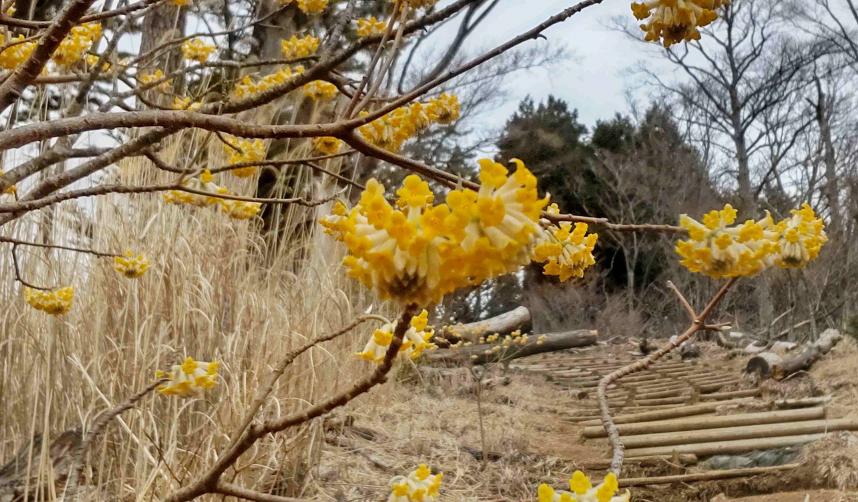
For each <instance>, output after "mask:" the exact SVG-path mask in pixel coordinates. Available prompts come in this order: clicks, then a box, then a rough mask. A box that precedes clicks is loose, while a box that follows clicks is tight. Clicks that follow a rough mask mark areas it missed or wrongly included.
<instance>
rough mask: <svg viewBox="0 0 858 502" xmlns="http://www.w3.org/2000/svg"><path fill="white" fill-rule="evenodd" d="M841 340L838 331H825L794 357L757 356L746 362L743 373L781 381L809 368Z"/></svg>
mask: <svg viewBox="0 0 858 502" xmlns="http://www.w3.org/2000/svg"><path fill="white" fill-rule="evenodd" d="M842 338H843V336H842V335H841V334H840V331H838V330H836V329H827V330H825V331H823V332H822V335H820V337H819V339H818V340H817V341H816V342H814V343H811V344H808V345H807V346H805V348H804V349H802V350H801V351H800V352H799V353H798V354H796V355H794V356H790V357H783V356H781V355H780V354H778V353H776V352H773V351H767V352H762V353H760V354H757V355H756V356H754V357H752V358H751V359H750V360H749V361H748V364H747V366H746V367H745V371H746V372H747V373H751V374H756V375H757V376H758V377H759V378H762V379H766V378H774V379H776V380H782V379H784V378H786V377H787V376H789V375H792V374H793V373H795V372H797V371H801V370H806V369H808V368H810V367H811V366H812V365H813V363H815V362H816V361H817V360H819V359H820V358H821V357H822V356H824V355H825V354H827V353H828V352H829V351H830V350H831V349H832V348H833V347H834V346H835V345H837V343H838V342H839V341H840V340H841V339H842Z"/></svg>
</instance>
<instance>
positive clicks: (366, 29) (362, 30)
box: [355, 16, 387, 38]
mask: <svg viewBox="0 0 858 502" xmlns="http://www.w3.org/2000/svg"><path fill="white" fill-rule="evenodd" d="M355 23H356V24H357V29H356V30H355V31H356V32H357V36H358V37H360V38H366V37H371V36H374V35H383V34H384V31H385V30H386V29H387V22H386V21H384V20H380V19H376V17H375V16H369V17H362V18H360V19H358V20H357V21H355Z"/></svg>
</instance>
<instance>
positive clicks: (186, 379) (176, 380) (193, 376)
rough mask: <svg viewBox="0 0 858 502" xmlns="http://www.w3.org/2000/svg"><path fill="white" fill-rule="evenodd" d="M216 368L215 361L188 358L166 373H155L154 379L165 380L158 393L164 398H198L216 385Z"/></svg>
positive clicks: (217, 365)
mask: <svg viewBox="0 0 858 502" xmlns="http://www.w3.org/2000/svg"><path fill="white" fill-rule="evenodd" d="M218 367H219V364H218V363H217V362H216V361H213V362H203V361H195V360H194V358H193V357H190V356H188V357H187V358H185V360H184V361H182V364H177V365H174V366H173V368H172V369H171V370H170V371H168V372H164V371H156V372H155V378H166V379H167V382H165V383H164V384H163V385H161V386H159V387H158V392H160V393H161V394H164V395H166V396H179V397H196V396H200V395H202V394H203V392H205V391H206V390H209V389H211V388H213V387H214V386H215V384H217V370H218Z"/></svg>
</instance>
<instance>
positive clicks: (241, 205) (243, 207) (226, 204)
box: [219, 199, 262, 220]
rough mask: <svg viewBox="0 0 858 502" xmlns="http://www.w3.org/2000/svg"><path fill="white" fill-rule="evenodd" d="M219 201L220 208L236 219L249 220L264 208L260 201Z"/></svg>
mask: <svg viewBox="0 0 858 502" xmlns="http://www.w3.org/2000/svg"><path fill="white" fill-rule="evenodd" d="M219 202H220V210H221V211H222V212H224V213H226V215H227V216H229V217H230V218H232V219H234V220H249V219H250V218H253V217H254V216H256V215H257V214H259V211H260V210H261V209H262V204H261V203H259V202H249V201H244V200H232V199H221V200H220V201H219Z"/></svg>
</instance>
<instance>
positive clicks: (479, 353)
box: [424, 329, 598, 364]
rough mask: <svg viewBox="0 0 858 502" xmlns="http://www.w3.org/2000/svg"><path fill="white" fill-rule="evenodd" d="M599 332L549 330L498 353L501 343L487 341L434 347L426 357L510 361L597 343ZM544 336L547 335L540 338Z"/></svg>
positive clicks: (441, 360)
mask: <svg viewBox="0 0 858 502" xmlns="http://www.w3.org/2000/svg"><path fill="white" fill-rule="evenodd" d="M597 335H598V333H597V332H596V331H595V330H589V329H582V330H576V331H565V332H562V333H546V334H544V335H539V336H537V335H531V336H530V337H528V340H527V343H525V344H524V345H518V344H513V345H512V346H510V347H508V348H506V349H502V350H499V351H497V352H493V351H492V349H493V348H494V347H500V345H498V344H485V345H473V346H470V347H460V348H457V349H441V350H435V351H432V352H430V353H428V354H426V355H425V356H424V357H425V358H426V360H427V361H429V362H432V363H456V364H468V363H471V364H486V363H489V362H497V361H509V360H511V359H517V358H519V357H525V356H532V355H534V354H541V353H543V352H553V351H556V350H565V349H571V348H573V347H584V346H587V345H593V344H595V343H596V338H597ZM542 337H544V338H543V339H542V340H541V341H540V338H542Z"/></svg>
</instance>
